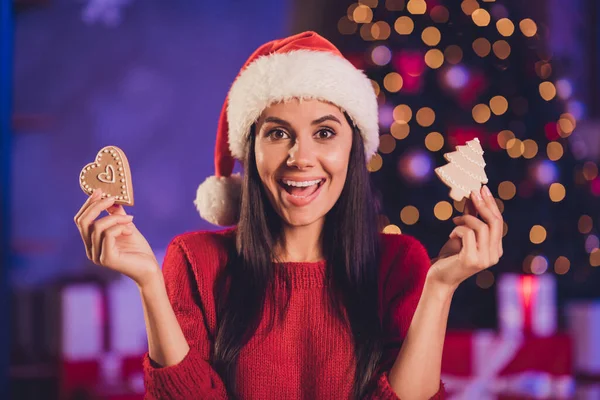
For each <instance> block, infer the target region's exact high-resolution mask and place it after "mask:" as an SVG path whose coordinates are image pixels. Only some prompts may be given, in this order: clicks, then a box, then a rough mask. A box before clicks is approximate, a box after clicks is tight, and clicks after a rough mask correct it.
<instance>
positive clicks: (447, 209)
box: [433, 201, 453, 221]
mask: <svg viewBox="0 0 600 400" xmlns="http://www.w3.org/2000/svg"><path fill="white" fill-rule="evenodd" d="M452 212H453V209H452V204H450V203H448V202H447V201H440V202H439V203H437V204H436V205H435V207H434V208H433V214H434V215H435V217H436V218H437V219H439V220H442V221H446V220H448V219H450V217H452Z"/></svg>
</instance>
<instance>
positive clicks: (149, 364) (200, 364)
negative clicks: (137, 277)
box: [143, 238, 227, 400]
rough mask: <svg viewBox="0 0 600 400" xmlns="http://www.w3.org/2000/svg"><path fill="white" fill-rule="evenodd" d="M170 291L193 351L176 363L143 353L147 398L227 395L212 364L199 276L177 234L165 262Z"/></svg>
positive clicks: (170, 399)
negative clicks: (157, 360) (160, 362)
mask: <svg viewBox="0 0 600 400" xmlns="http://www.w3.org/2000/svg"><path fill="white" fill-rule="evenodd" d="M163 276H164V278H165V286H166V289H167V295H168V297H169V300H170V302H171V306H172V307H173V310H174V312H175V315H176V317H177V320H178V321H179V325H180V326H181V329H182V330H183V334H184V336H185V338H186V340H187V342H188V345H189V346H190V351H189V352H188V354H187V355H186V356H185V357H184V359H183V360H182V361H181V362H180V363H179V364H176V365H172V366H168V367H161V366H160V365H158V364H157V363H155V362H154V361H153V360H152V359H151V358H150V356H149V354H148V353H146V355H145V356H144V362H143V364H144V383H145V386H146V396H145V399H146V400H155V399H156V400H158V399H160V400H187V399H227V391H226V389H225V385H224V384H223V381H222V380H221V378H220V377H219V375H218V374H217V373H216V371H215V370H214V369H213V368H212V367H211V365H210V364H209V361H208V360H209V354H210V349H211V343H210V340H209V335H208V330H207V324H206V321H205V318H204V315H205V314H204V310H203V305H202V302H201V301H200V295H199V293H198V286H197V284H196V278H195V275H194V273H193V270H192V266H191V263H190V260H189V258H188V257H187V256H186V253H185V252H184V250H183V245H182V244H181V243H180V241H179V240H178V239H177V238H176V239H174V240H173V241H172V242H171V243H170V244H169V246H168V248H167V253H166V255H165V260H164V263H163Z"/></svg>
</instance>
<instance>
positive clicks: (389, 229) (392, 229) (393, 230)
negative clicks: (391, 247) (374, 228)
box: [383, 224, 402, 235]
mask: <svg viewBox="0 0 600 400" xmlns="http://www.w3.org/2000/svg"><path fill="white" fill-rule="evenodd" d="M383 233H391V234H395V235H399V234H401V233H402V231H401V230H400V227H398V226H397V225H393V224H391V225H388V226H386V227H385V228H383Z"/></svg>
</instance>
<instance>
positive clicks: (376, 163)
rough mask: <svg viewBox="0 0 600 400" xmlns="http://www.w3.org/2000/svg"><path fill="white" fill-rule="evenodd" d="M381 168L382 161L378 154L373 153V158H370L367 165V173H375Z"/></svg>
mask: <svg viewBox="0 0 600 400" xmlns="http://www.w3.org/2000/svg"><path fill="white" fill-rule="evenodd" d="M382 166H383V159H382V158H381V156H380V155H379V154H377V153H375V154H373V157H371V160H370V161H369V163H368V164H367V169H368V170H369V172H377V171H379V170H380V169H381V167H382Z"/></svg>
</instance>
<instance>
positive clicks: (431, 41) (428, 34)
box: [421, 26, 442, 46]
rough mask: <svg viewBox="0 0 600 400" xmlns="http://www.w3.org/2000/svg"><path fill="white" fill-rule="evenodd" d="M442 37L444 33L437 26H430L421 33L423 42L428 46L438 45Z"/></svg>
mask: <svg viewBox="0 0 600 400" xmlns="http://www.w3.org/2000/svg"><path fill="white" fill-rule="evenodd" d="M441 39H442V34H441V33H440V31H439V29H437V28H436V27H435V26H428V27H427V28H425V29H423V32H422V33H421V40H423V43H425V44H426V45H427V46H437V44H438V43H439V42H440V40H441Z"/></svg>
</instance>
